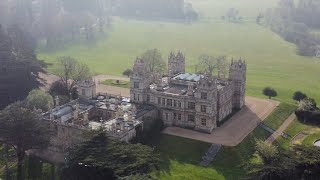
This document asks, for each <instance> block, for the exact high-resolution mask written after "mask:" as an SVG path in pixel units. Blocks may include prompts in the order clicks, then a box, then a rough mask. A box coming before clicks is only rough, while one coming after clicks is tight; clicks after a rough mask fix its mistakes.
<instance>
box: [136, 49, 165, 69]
mask: <svg viewBox="0 0 320 180" xmlns="http://www.w3.org/2000/svg"><path fill="white" fill-rule="evenodd" d="M142 59H143V60H145V62H146V63H147V67H148V69H149V71H150V72H152V73H160V74H163V73H164V72H165V69H166V63H165V61H164V60H163V58H162V55H161V53H160V51H159V50H158V49H150V50H147V51H146V52H145V53H144V54H143V55H142Z"/></svg>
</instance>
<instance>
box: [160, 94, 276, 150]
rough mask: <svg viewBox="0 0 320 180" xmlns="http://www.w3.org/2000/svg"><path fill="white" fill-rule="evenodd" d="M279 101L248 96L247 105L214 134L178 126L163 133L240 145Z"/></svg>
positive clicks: (226, 144) (227, 144)
mask: <svg viewBox="0 0 320 180" xmlns="http://www.w3.org/2000/svg"><path fill="white" fill-rule="evenodd" d="M277 105H279V102H277V101H272V100H267V99H260V98H254V97H246V106H245V107H244V108H243V109H242V110H240V111H239V112H238V113H237V114H235V115H234V116H232V117H231V118H230V119H229V120H228V121H227V122H226V123H224V124H223V125H222V126H221V127H219V128H217V129H215V130H214V131H213V132H212V134H205V133H201V132H196V131H192V130H188V129H183V128H178V127H168V128H166V129H165V130H164V131H163V133H165V134H169V135H175V136H180V137H184V138H190V139H195V140H199V141H204V142H208V143H214V144H222V145H225V146H236V145H238V144H239V143H240V142H241V141H242V140H243V139H244V138H245V137H246V136H247V135H248V134H249V133H250V132H252V131H253V130H254V129H255V128H256V127H257V124H258V123H259V122H260V121H263V120H264V119H265V118H266V117H267V116H268V115H269V114H270V113H271V112H272V111H273V110H274V109H275V108H276V107H277Z"/></svg>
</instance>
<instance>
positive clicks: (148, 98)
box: [147, 94, 150, 102]
mask: <svg viewBox="0 0 320 180" xmlns="http://www.w3.org/2000/svg"><path fill="white" fill-rule="evenodd" d="M147 102H150V95H149V94H148V95H147Z"/></svg>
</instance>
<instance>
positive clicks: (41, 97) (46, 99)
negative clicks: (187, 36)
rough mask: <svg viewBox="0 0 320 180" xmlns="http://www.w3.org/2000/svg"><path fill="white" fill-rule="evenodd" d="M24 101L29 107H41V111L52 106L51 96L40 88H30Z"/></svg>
mask: <svg viewBox="0 0 320 180" xmlns="http://www.w3.org/2000/svg"><path fill="white" fill-rule="evenodd" d="M26 101H27V104H28V106H29V107H30V108H36V109H41V110H42V111H43V112H46V111H48V110H49V109H50V108H53V98H52V96H51V95H50V94H49V93H47V92H45V91H43V90H41V89H34V90H32V91H31V92H30V93H29V95H28V97H27V99H26Z"/></svg>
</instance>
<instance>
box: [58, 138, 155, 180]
mask: <svg viewBox="0 0 320 180" xmlns="http://www.w3.org/2000/svg"><path fill="white" fill-rule="evenodd" d="M158 161H159V159H158V155H157V154H155V153H154V152H153V150H152V149H151V148H150V147H148V146H145V145H141V144H128V143H125V142H120V141H118V140H114V139H110V138H108V137H107V135H106V134H105V132H98V134H95V135H94V136H93V137H92V138H90V139H89V140H87V141H85V142H84V143H82V144H81V145H80V146H78V147H76V148H74V149H73V150H72V151H71V152H70V154H69V156H68V158H67V165H66V167H65V169H64V170H63V174H64V176H65V177H66V179H86V178H87V179H96V178H99V177H101V176H102V177H104V178H109V179H114V178H116V177H126V176H130V175H132V174H145V173H148V172H149V171H150V170H151V169H152V168H155V167H156V166H157V163H158ZM70 170H71V171H70ZM79 172H80V173H79Z"/></svg>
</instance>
